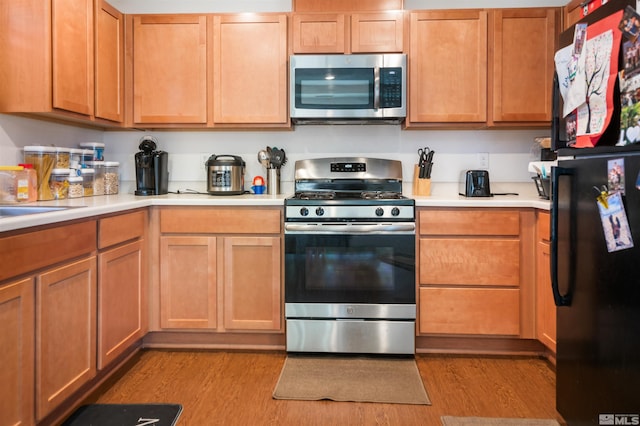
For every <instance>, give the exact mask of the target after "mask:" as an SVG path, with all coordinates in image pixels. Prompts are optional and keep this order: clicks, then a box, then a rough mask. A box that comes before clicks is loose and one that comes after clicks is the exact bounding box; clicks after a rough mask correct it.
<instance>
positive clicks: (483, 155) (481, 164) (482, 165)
mask: <svg viewBox="0 0 640 426" xmlns="http://www.w3.org/2000/svg"><path fill="white" fill-rule="evenodd" d="M478 168H479V169H484V170H488V169H489V153H488V152H479V153H478Z"/></svg>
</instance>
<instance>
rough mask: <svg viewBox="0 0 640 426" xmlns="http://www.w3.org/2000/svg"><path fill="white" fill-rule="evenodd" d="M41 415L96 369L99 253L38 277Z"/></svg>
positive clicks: (38, 396) (38, 395) (37, 361)
mask: <svg viewBox="0 0 640 426" xmlns="http://www.w3.org/2000/svg"><path fill="white" fill-rule="evenodd" d="M36 289H37V290H36V315H35V318H36V339H35V341H36V346H35V348H36V352H35V367H36V368H35V373H36V376H35V377H36V380H35V384H36V418H37V419H38V420H40V419H42V418H43V417H45V416H46V415H47V414H49V413H50V412H51V411H52V410H53V409H54V408H55V407H56V406H58V405H59V404H61V403H62V402H63V401H64V400H65V399H66V398H68V397H69V396H70V395H71V394H73V393H74V392H75V391H77V390H78V389H79V388H80V387H81V386H82V385H83V384H85V383H87V382H88V381H89V380H91V379H92V378H93V377H95V375H96V258H95V256H91V257H88V258H86V259H83V260H79V261H75V262H72V263H69V264H66V265H64V266H60V267H57V268H54V269H51V270H49V271H46V272H44V273H42V274H40V275H38V276H37V277H36Z"/></svg>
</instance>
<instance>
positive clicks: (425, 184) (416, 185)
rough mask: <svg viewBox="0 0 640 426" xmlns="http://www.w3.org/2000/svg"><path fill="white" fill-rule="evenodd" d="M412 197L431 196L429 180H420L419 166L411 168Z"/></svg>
mask: <svg viewBox="0 0 640 426" xmlns="http://www.w3.org/2000/svg"><path fill="white" fill-rule="evenodd" d="M413 195H414V196H415V195H418V196H422V197H429V196H430V195H431V179H425V178H423V179H421V178H420V166H418V165H417V164H416V165H415V166H414V167H413Z"/></svg>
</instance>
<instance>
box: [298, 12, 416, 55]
mask: <svg viewBox="0 0 640 426" xmlns="http://www.w3.org/2000/svg"><path fill="white" fill-rule="evenodd" d="M403 31H404V14H403V12H401V11H398V12H362V13H352V14H345V13H297V14H294V15H293V17H292V39H293V53H375V52H402V49H403Z"/></svg>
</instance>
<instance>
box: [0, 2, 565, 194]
mask: <svg viewBox="0 0 640 426" xmlns="http://www.w3.org/2000/svg"><path fill="white" fill-rule="evenodd" d="M110 3H111V4H113V5H114V6H115V7H116V8H118V9H120V10H121V11H123V12H124V13H151V12H155V13H188V12H209V13H210V12H220V13H226V12H245V11H254V12H272V11H290V10H291V0H236V1H234V2H229V1H223V0H183V1H180V2H176V1H175V0H110ZM563 3H566V1H564V0H545V1H534V0H515V1H514V0H511V1H508V0H485V1H482V2H477V1H472V0H405V2H404V4H405V9H441V8H448V9H451V8H471V7H475V8H477V7H533V6H536V7H542V6H560V5H562V4H563ZM146 134H152V135H154V136H155V137H156V138H157V139H158V142H159V148H160V149H163V150H165V151H168V152H169V154H170V155H169V171H170V180H171V181H172V187H174V188H175V187H178V188H182V187H183V185H188V186H194V185H195V186H197V188H192V189H197V190H204V189H205V184H204V181H205V168H204V162H205V160H206V158H207V157H208V156H209V155H211V154H234V155H240V156H242V157H243V159H244V160H245V161H246V163H247V174H246V178H247V180H248V181H250V179H251V178H253V176H255V175H263V176H264V169H263V168H262V167H261V166H260V164H258V162H257V152H258V151H259V150H260V149H263V148H265V147H266V146H267V145H268V146H277V147H280V148H284V149H285V151H286V152H287V154H288V156H289V162H288V164H286V165H285V166H284V167H283V169H282V179H283V180H285V181H291V180H293V163H294V161H295V160H297V159H302V158H311V157H325V156H334V155H336V156H346V155H358V156H367V157H380V158H390V159H398V160H402V162H403V165H404V176H405V177H404V179H405V180H407V181H409V180H412V174H413V168H412V166H413V164H414V163H415V161H416V159H417V152H416V151H417V149H418V148H419V147H423V146H427V145H428V146H430V147H431V148H432V149H435V150H436V156H435V159H434V162H435V164H434V169H433V175H432V179H433V181H434V182H456V181H457V180H458V178H459V174H460V172H461V171H462V170H465V169H469V168H478V167H479V163H478V160H477V153H480V152H486V153H489V170H490V172H491V179H492V181H495V182H517V181H521V182H525V181H530V176H531V175H530V174H529V173H528V172H527V163H528V162H529V161H531V160H532V159H535V157H534V155H532V153H531V151H532V148H533V147H534V141H533V140H534V138H535V137H537V136H548V134H549V131H548V130H545V129H541V130H538V131H532V130H522V131H511V130H509V131H506V130H500V131H497V130H496V131H488V130H485V131H462V130H460V131H453V130H452V131H431V130H424V131H417V130H415V131H414V130H412V131H401V130H400V126H397V125H396V126H342V125H340V126H298V127H296V128H295V130H293V131H290V132H289V131H286V132H280V131H276V132H253V131H251V132H218V131H210V132H195V131H188V132H170V131H167V132H154V133H145V132H139V131H122V132H101V131H97V130H90V129H84V128H78V127H73V126H66V125H61V124H55V123H50V122H45V121H40V120H32V119H28V118H22V117H14V116H9V115H4V114H0V165H3V164H14V163H17V162H20V161H21V160H22V151H21V148H22V147H24V146H26V145H37V144H54V145H59V146H69V147H75V146H77V144H78V143H80V142H85V141H104V142H105V144H106V158H107V159H108V160H115V161H120V162H121V163H122V164H121V175H122V176H121V178H122V179H123V180H133V179H134V166H133V154H134V153H135V152H137V151H138V144H139V140H140V138H141V137H142V136H144V135H146Z"/></svg>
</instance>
